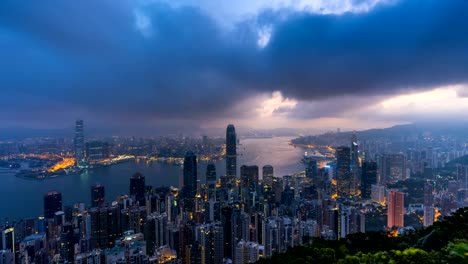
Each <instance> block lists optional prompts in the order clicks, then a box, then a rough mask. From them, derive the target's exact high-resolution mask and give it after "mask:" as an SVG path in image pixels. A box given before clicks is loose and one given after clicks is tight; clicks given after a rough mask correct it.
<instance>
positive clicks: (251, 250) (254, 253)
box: [234, 240, 260, 264]
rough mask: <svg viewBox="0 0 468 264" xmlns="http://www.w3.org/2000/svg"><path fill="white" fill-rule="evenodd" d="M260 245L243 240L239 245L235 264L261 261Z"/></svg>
mask: <svg viewBox="0 0 468 264" xmlns="http://www.w3.org/2000/svg"><path fill="white" fill-rule="evenodd" d="M259 255H260V245H259V244H258V243H254V242H246V241H244V240H241V241H240V242H239V243H237V246H236V254H235V256H236V257H235V259H234V264H248V263H255V262H257V260H258V259H259Z"/></svg>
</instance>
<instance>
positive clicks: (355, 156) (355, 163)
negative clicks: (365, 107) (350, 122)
mask: <svg viewBox="0 0 468 264" xmlns="http://www.w3.org/2000/svg"><path fill="white" fill-rule="evenodd" d="M350 172H351V179H350V183H349V184H350V186H349V191H350V195H351V196H356V195H357V194H358V190H359V184H360V181H359V178H360V176H361V173H360V168H359V145H358V142H357V137H356V132H354V133H353V136H352V138H351V163H350Z"/></svg>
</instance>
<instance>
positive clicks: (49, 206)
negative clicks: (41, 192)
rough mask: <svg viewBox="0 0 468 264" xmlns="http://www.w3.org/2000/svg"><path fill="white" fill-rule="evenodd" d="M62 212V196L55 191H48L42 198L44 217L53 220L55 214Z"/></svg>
mask: <svg viewBox="0 0 468 264" xmlns="http://www.w3.org/2000/svg"><path fill="white" fill-rule="evenodd" d="M58 211H62V194H61V193H59V192H57V191H50V192H48V193H47V194H46V195H45V196H44V217H45V218H47V219H51V218H54V216H55V213H56V212H58Z"/></svg>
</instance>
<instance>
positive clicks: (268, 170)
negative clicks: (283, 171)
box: [262, 165, 274, 188]
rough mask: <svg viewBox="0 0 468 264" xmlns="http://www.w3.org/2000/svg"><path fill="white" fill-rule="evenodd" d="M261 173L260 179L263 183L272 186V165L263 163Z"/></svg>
mask: <svg viewBox="0 0 468 264" xmlns="http://www.w3.org/2000/svg"><path fill="white" fill-rule="evenodd" d="M262 171H263V175H262V181H263V185H268V187H270V188H271V187H272V186H273V175H274V173H273V166H271V165H265V166H263V169H262Z"/></svg>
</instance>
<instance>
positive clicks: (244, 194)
mask: <svg viewBox="0 0 468 264" xmlns="http://www.w3.org/2000/svg"><path fill="white" fill-rule="evenodd" d="M240 170H241V188H240V189H241V198H242V199H243V200H244V201H249V203H250V202H252V198H253V197H254V193H255V192H256V191H257V189H258V166H256V165H254V166H246V165H242V166H241V168H240Z"/></svg>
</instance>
